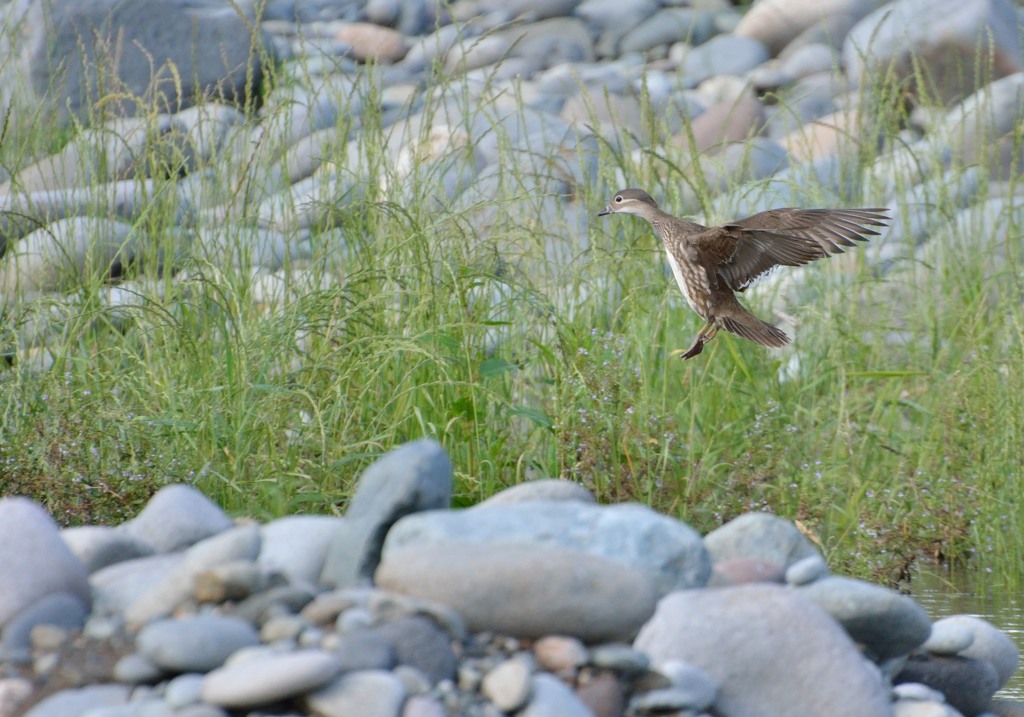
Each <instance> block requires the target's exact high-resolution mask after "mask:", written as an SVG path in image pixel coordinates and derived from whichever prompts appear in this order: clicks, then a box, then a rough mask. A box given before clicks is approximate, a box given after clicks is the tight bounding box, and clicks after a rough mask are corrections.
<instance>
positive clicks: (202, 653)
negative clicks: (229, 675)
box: [135, 615, 260, 672]
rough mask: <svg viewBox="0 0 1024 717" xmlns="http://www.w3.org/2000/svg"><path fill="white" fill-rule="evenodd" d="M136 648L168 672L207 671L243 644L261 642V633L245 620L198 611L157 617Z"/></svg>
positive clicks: (220, 663) (137, 640)
mask: <svg viewBox="0 0 1024 717" xmlns="http://www.w3.org/2000/svg"><path fill="white" fill-rule="evenodd" d="M135 644H136V649H138V651H139V652H140V653H141V654H142V655H144V656H145V657H147V658H149V659H150V660H152V661H153V662H154V663H155V664H156V665H158V666H160V667H161V668H163V669H165V670H167V671H168V672H207V671H209V670H212V669H214V668H216V667H220V666H221V665H223V664H224V661H225V660H226V659H228V657H230V656H231V655H232V654H233V653H234V652H236V651H237V650H240V649H241V648H243V647H248V646H251V645H258V644H260V637H259V633H257V632H256V629H255V628H254V627H253V626H252V625H250V624H249V623H248V622H246V621H245V620H240V619H239V618H237V617H231V616H221V615H195V616H192V617H183V618H178V619H168V620H157V621H156V622H153V623H150V624H149V625H147V626H146V627H144V628H142V630H141V631H140V632H139V634H138V637H137V638H136V641H135Z"/></svg>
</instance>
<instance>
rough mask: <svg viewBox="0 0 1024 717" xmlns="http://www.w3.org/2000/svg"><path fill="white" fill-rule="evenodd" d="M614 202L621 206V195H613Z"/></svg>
mask: <svg viewBox="0 0 1024 717" xmlns="http://www.w3.org/2000/svg"><path fill="white" fill-rule="evenodd" d="M615 202H616V203H617V204H622V195H621V194H616V195H615Z"/></svg>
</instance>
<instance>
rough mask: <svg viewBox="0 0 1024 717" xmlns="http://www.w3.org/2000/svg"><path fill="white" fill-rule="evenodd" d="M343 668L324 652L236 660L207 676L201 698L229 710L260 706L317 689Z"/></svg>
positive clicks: (310, 651) (305, 651) (291, 653)
mask: <svg viewBox="0 0 1024 717" xmlns="http://www.w3.org/2000/svg"><path fill="white" fill-rule="evenodd" d="M340 669H341V665H340V664H339V662H338V660H337V658H336V657H334V655H332V654H331V653H329V652H324V651H322V650H297V651H295V652H285V653H282V654H277V655H264V656H260V657H253V658H250V659H245V660H239V661H234V662H231V663H229V664H227V665H225V666H223V667H219V668H217V669H215V670H213V671H211V672H208V673H207V674H206V678H205V679H204V680H203V689H202V699H203V701H204V702H208V703H210V704H213V705H217V706H220V707H225V708H228V709H248V708H251V707H259V706H260V705H268V704H272V703H274V702H279V701H281V700H284V699H287V698H289V697H295V696H297V695H302V694H305V693H307V692H310V691H311V690H316V689H317V688H319V687H321V686H323V685H325V684H327V683H328V682H330V681H331V680H332V679H333V678H334V677H335V676H336V675H337V674H338V672H339V670H340ZM351 674H359V673H351ZM331 714H333V713H331ZM367 714H369V713H367Z"/></svg>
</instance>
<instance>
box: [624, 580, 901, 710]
mask: <svg viewBox="0 0 1024 717" xmlns="http://www.w3.org/2000/svg"><path fill="white" fill-rule="evenodd" d="M634 645H635V647H637V648H638V649H640V650H643V651H644V652H646V653H647V654H648V655H650V657H651V659H652V660H653V661H654V663H655V664H656V665H661V664H664V663H667V662H669V661H673V660H682V661H684V662H687V663H689V664H691V665H694V666H696V667H698V668H699V669H701V670H703V671H704V672H706V673H707V674H708V675H710V676H711V678H712V679H713V680H714V681H715V683H716V684H717V685H718V695H717V697H716V698H715V702H714V704H713V706H712V711H713V712H715V713H716V714H727V715H729V716H730V717H764V716H765V715H772V716H773V717H820V715H825V714H827V715H830V716H831V717H890V715H891V711H890V706H889V690H888V687H887V686H885V685H883V682H882V678H881V675H880V673H879V672H878V670H876V669H875V668H874V667H872V666H871V665H870V663H868V661H866V660H865V659H864V658H863V657H862V656H861V654H860V652H859V651H858V650H857V648H856V646H855V645H854V644H853V642H852V641H851V640H850V638H849V637H848V636H847V635H846V633H845V632H844V631H843V629H842V628H841V627H839V625H837V624H836V623H835V621H834V620H833V619H832V618H831V617H830V616H829V615H828V614H827V613H826V612H824V611H823V610H821V609H820V608H818V607H817V606H816V605H815V604H814V603H812V602H811V601H809V600H807V599H806V598H804V597H802V596H800V595H799V594H798V593H797V592H796V591H794V590H792V589H789V588H786V587H782V586H778V585H769V584H751V585H741V586H738V587H728V588H717V589H713V590H711V589H709V590H683V591H679V592H674V593H672V594H671V595H668V596H666V597H664V598H662V600H661V602H660V603H658V609H657V612H656V613H655V615H654V617H652V618H651V620H650V621H648V623H647V624H646V625H644V628H643V630H641V632H640V635H639V636H638V637H637V639H636V641H635V643H634Z"/></svg>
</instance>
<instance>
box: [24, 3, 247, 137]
mask: <svg viewBox="0 0 1024 717" xmlns="http://www.w3.org/2000/svg"><path fill="white" fill-rule="evenodd" d="M6 24H8V25H9V26H20V31H19V36H20V38H21V40H20V42H21V43H22V45H21V47H20V48H18V49H20V51H21V52H20V54H21V57H22V66H21V67H20V72H21V74H22V77H19V78H17V80H20V81H21V82H22V83H23V84H26V85H28V86H29V88H30V90H31V92H32V93H33V94H34V95H35V98H34V99H36V100H40V99H43V98H46V99H47V100H48V101H49V102H50V103H52V110H53V113H52V114H49V115H48V118H49V119H51V120H52V119H56V120H57V121H59V122H61V123H66V122H67V121H68V120H69V119H70V118H72V117H76V118H78V119H88V118H89V117H90V115H91V114H92V112H93V109H94V107H95V106H96V103H97V102H102V106H103V111H104V113H112V114H115V115H126V114H135V113H137V112H139V110H140V109H142V108H145V107H149V106H152V105H153V104H155V105H156V107H157V108H158V109H159V110H161V111H165V112H176V111H177V110H179V109H181V108H183V107H188V106H190V105H193V104H195V103H196V101H197V99H198V98H200V97H204V96H206V97H216V98H221V99H224V100H227V101H230V102H241V103H244V102H245V100H246V99H247V98H248V97H251V95H252V94H253V90H254V89H255V88H256V86H257V85H258V83H259V81H260V75H261V55H265V53H264V50H263V38H262V35H261V32H260V29H259V23H257V22H255V13H254V10H253V5H252V3H251V2H246V1H245V0H243V2H240V3H231V2H227V1H226V0H161V1H160V2H150V1H149V0H37V1H29V0H19V2H18V3H17V4H16V5H15V6H14V7H12V8H11V9H10V10H9V11H8V15H7V23H6ZM17 80H16V81H17Z"/></svg>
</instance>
